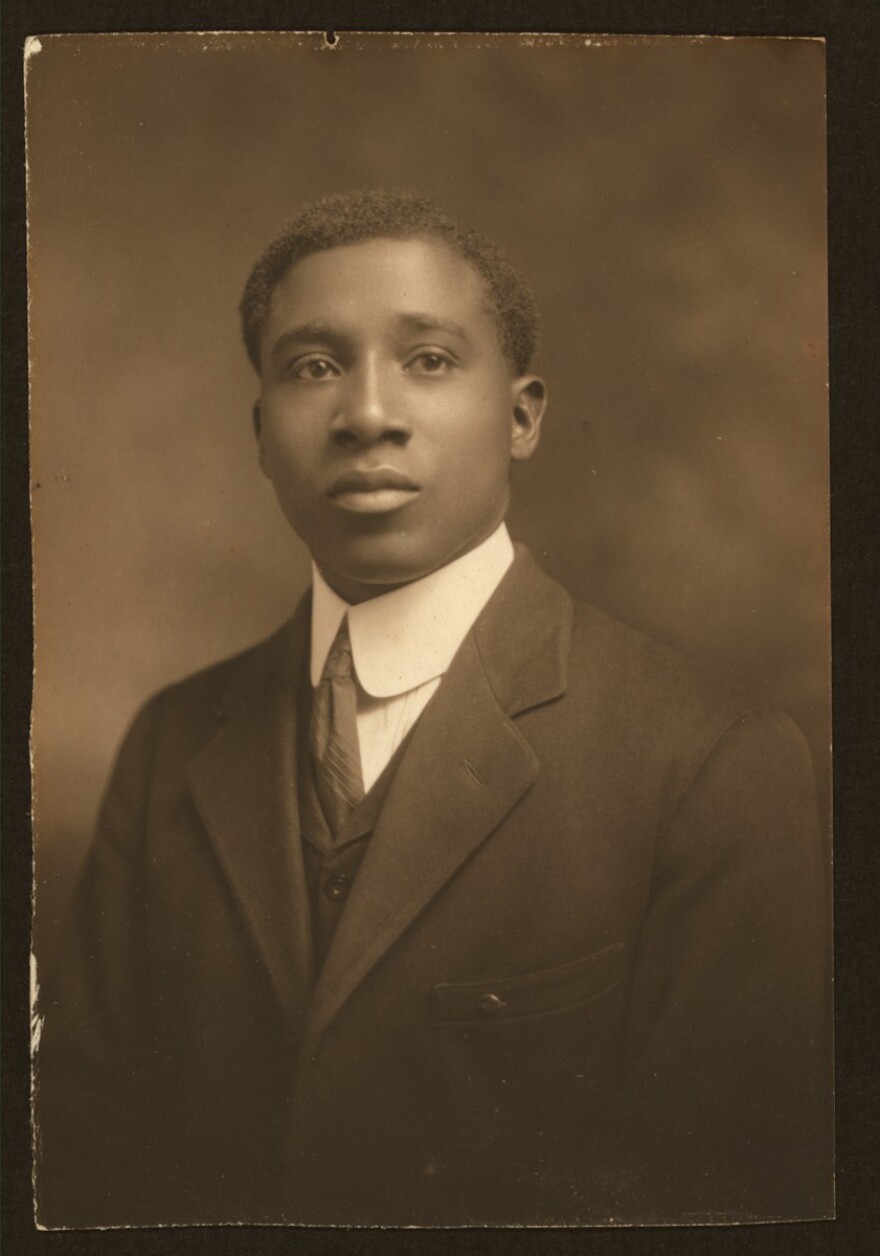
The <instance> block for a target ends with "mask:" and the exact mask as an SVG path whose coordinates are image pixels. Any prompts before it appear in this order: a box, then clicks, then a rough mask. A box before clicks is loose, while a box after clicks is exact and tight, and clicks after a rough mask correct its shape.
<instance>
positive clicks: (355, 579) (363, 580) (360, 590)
mask: <svg viewBox="0 0 880 1256" xmlns="http://www.w3.org/2000/svg"><path fill="white" fill-rule="evenodd" d="M365 548H366V547H365ZM394 549H395V552H392V553H388V552H387V551H386V552H375V550H372V551H371V552H369V553H367V554H364V553H358V554H356V555H351V554H347V555H346V556H345V557H344V559H340V557H339V556H338V555H333V556H332V557H330V558H328V556H327V555H321V554H316V553H313V557H314V559H315V562H316V564H317V566H318V569H319V570H320V572H321V575H322V576H323V577H324V579H325V580H326V581H327V583H328V584H329V585H330V587H331V589H334V590H335V591H336V592H337V593H338V594H339V595H340V597H343V598H345V600H346V601H347V602H363V601H366V600H367V599H368V598H374V597H380V596H381V595H382V594H383V593H389V592H391V590H393V589H398V588H400V587H401V586H402V585H405V584H412V582H413V581H414V580H420V579H421V578H422V576H427V575H430V573H431V572H432V571H436V570H437V568H438V567H442V566H444V565H445V564H446V563H447V562H448V561H449V558H446V557H443V556H437V555H429V554H425V553H417V552H415V551H411V552H408V553H407V552H401V551H405V549H406V547H405V545H402V546H399V547H398V546H395V547H394Z"/></svg>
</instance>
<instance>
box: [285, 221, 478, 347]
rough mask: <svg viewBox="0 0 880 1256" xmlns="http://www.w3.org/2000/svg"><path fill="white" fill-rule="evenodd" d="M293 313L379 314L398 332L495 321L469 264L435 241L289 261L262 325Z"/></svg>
mask: <svg viewBox="0 0 880 1256" xmlns="http://www.w3.org/2000/svg"><path fill="white" fill-rule="evenodd" d="M292 304H293V305H296V306H297V307H300V308H301V311H302V314H303V315H304V317H305V318H306V319H310V320H312V321H316V322H319V321H320V319H321V311H322V310H331V309H332V310H343V309H344V310H350V311H354V310H362V309H376V310H378V309H380V308H381V309H383V310H385V312H386V313H387V314H388V315H389V317H391V318H393V319H394V320H395V322H397V323H398V324H399V325H400V326H401V328H402V329H404V330H420V329H422V330H425V329H427V327H428V326H429V325H430V326H434V327H440V326H443V325H444V324H446V325H447V326H448V329H449V330H450V331H453V332H461V331H462V330H463V329H464V325H465V324H470V323H471V322H473V321H475V320H478V321H483V320H484V319H488V320H490V321H491V322H492V323H493V324H494V321H495V311H494V308H493V306H492V302H491V300H490V298H489V294H488V291H487V288H486V283H485V280H484V279H483V277H482V275H481V274H480V273H479V272H478V271H477V269H476V268H475V267H474V266H473V265H472V264H471V262H470V261H469V260H468V259H467V258H465V257H463V256H462V255H461V254H460V253H459V252H458V251H457V250H455V249H453V248H452V247H450V246H449V245H448V244H446V242H445V241H443V240H441V239H436V238H432V237H431V236H415V237H406V238H404V239H398V238H396V237H393V236H387V237H386V236H376V237H371V238H370V239H369V240H363V241H357V242H354V243H350V244H348V243H347V244H339V245H334V246H333V247H331V248H326V249H316V250H314V251H313V252H310V253H307V254H304V255H303V256H302V257H299V258H297V259H296V260H295V261H294V262H292V263H291V265H290V266H289V267H288V269H287V270H286V271H285V273H284V275H283V276H282V277H281V279H279V281H278V283H277V284H276V286H275V288H274V290H273V292H272V298H271V302H270V318H269V321H270V322H272V321H274V319H273V315H274V316H276V317H277V316H279V315H281V314H282V313H284V314H287V313H289V312H290V307H291V305H292Z"/></svg>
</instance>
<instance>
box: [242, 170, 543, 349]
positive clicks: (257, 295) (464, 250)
mask: <svg viewBox="0 0 880 1256" xmlns="http://www.w3.org/2000/svg"><path fill="white" fill-rule="evenodd" d="M420 236H427V237H430V238H434V239H437V240H440V241H442V242H443V243H445V244H447V245H448V246H449V247H450V248H451V249H453V250H454V251H455V252H456V253H458V254H459V256H460V257H462V258H464V260H465V261H466V262H467V263H468V264H469V265H470V266H472V267H473V269H474V270H475V271H476V272H477V274H478V275H479V276H480V278H481V279H482V280H483V283H484V285H485V288H486V293H487V295H488V297H489V302H490V305H491V307H492V312H493V314H494V316H495V321H496V323H497V325H498V335H499V339H500V342H501V348H502V350H503V352H504V355H505V357H506V358H507V359H508V361H509V362H510V363H511V365H512V366H513V368H514V370H515V371H516V372H517V374H524V373H525V372H526V371H527V370H528V368H529V363H530V362H531V359H532V355H533V353H534V351H535V345H536V343H537V338H538V314H537V310H536V308H535V299H534V297H533V296H532V292H531V289H530V288H529V285H528V284H527V283H526V281H525V279H524V278H523V276H522V275H521V274H520V273H519V271H518V270H516V269H515V267H514V266H512V265H511V264H510V262H508V261H507V259H506V258H505V257H504V256H503V255H502V253H501V251H500V249H498V248H497V247H496V245H494V244H492V242H491V241H490V240H487V239H486V238H485V236H482V235H480V234H479V232H477V231H473V230H470V229H469V228H466V227H462V226H460V225H459V224H458V223H457V222H455V221H454V219H452V218H450V217H448V216H447V215H446V214H445V213H444V212H443V211H442V210H441V209H439V208H438V207H437V206H436V205H434V204H433V202H431V201H429V200H427V199H426V198H425V197H422V196H414V195H412V194H410V193H408V192H399V191H385V190H384V189H382V188H365V189H362V190H360V191H356V192H346V193H341V194H339V195H336V196H327V197H324V198H323V199H322V200H320V201H314V202H312V203H311V204H309V205H306V206H305V207H304V208H303V209H302V211H301V212H300V213H299V214H298V215H297V216H296V218H294V219H293V221H292V222H290V223H288V225H287V226H286V227H285V228H284V230H283V231H282V232H281V234H280V235H279V236H278V237H277V238H276V239H275V240H273V241H272V243H271V244H270V245H269V247H268V248H267V249H266V250H265V252H264V253H263V255H262V257H260V259H259V261H258V262H257V263H256V265H255V266H254V268H253V270H252V271H251V274H250V278H249V279H248V281H247V284H246V285H245V290H244V295H243V296H242V298H241V304H240V305H239V312H240V314H241V328H242V335H243V336H244V343H245V348H246V349H247V353H248V357H249V358H250V360H251V362H252V363H253V366H254V367H255V369H256V370H257V371H258V372H259V370H260V340H261V338H262V335H263V332H264V330H265V327H266V323H267V321H268V318H269V306H270V303H271V300H272V294H273V292H274V291H275V288H276V287H277V286H278V284H279V283H280V282H281V280H282V279H283V278H284V276H285V275H286V274H287V272H288V271H289V270H290V268H291V266H293V265H294V264H295V263H296V262H298V261H300V260H301V259H302V258H304V257H308V255H309V254H310V253H318V252H321V251H322V250H324V249H333V248H338V247H340V246H342V245H345V244H360V243H363V242H365V241H367V240H377V239H391V240H395V239H396V240H408V239H413V238H415V237H420Z"/></svg>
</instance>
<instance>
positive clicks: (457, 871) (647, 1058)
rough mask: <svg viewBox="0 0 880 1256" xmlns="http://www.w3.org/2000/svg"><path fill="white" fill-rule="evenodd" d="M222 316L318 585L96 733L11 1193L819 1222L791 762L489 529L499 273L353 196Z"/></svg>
mask: <svg viewBox="0 0 880 1256" xmlns="http://www.w3.org/2000/svg"><path fill="white" fill-rule="evenodd" d="M242 317H243V327H244V336H245V342H246V345H247V348H248V352H249V355H250V357H251V360H252V362H253V364H254V366H255V367H256V368H257V370H258V372H259V376H260V396H259V401H258V403H257V405H256V407H255V410H254V420H255V426H256V433H257V440H258V447H259V458H260V464H261V466H262V469H263V471H264V472H265V474H266V475H267V476H268V477H269V479H270V480H271V482H272V484H273V486H274V489H275V491H276V494H277V496H278V499H279V502H280V504H281V507H282V509H283V511H284V513H285V515H286V516H287V519H288V521H289V522H290V524H291V526H292V527H293V528H294V530H295V531H296V533H297V534H298V535H299V536H300V537H301V539H302V540H303V541H304V542H305V544H306V545H307V546H308V547H309V549H310V551H311V554H312V557H313V560H314V568H313V576H314V580H313V586H312V589H311V591H310V593H309V594H308V595H307V596H306V597H305V599H304V600H303V602H302V604H301V605H300V607H299V609H298V610H297V612H296V614H295V616H294V617H293V619H292V620H291V622H290V623H289V624H287V625H285V626H284V627H283V628H282V629H281V630H280V631H279V632H278V633H276V634H275V635H274V636H273V637H272V638H270V640H269V641H267V642H265V643H263V644H262V645H259V646H257V647H256V648H254V649H252V650H249V651H247V652H246V653H245V654H243V655H240V656H238V657H236V658H234V659H231V660H228V661H226V662H224V663H221V664H219V665H218V666H215V667H212V668H210V669H208V670H207V671H205V672H203V673H200V674H199V675H197V676H194V677H191V678H190V679H188V680H186V681H184V682H182V683H181V684H179V685H176V686H173V687H172V688H170V689H168V690H166V691H165V692H163V693H161V694H159V695H158V696H157V697H156V698H154V699H153V700H152V701H151V702H150V703H148V704H147V706H146V707H145V709H144V710H143V712H142V713H141V714H140V716H139V717H138V719H137V720H136V721H135V724H134V726H133V728H132V731H131V732H130V734H129V736H128V738H127V739H126V742H125V744H124V746H123V749H122V751H121V754H120V758H119V761H118V763H117V766H116V770H115V773H114V776H113V779H112V781H111V784H110V787H109V790H108V794H107V797H106V800H105V803H104V807H103V810H102V814H101V818H100V823H99V831H98V835H97V840H96V842H95V844H94V846H93V848H92V851H91V853H90V855H89V858H88V861H87V865H86V868H85V870H84V874H83V877H82V881H81V884H80V887H79V890H78V894H77V897H76V901H75V905H74V909H73V912H72V916H71V920H70V922H69V925H68V929H67V932H66V934H65V937H64V941H63V944H62V948H61V963H60V964H59V967H58V975H57V976H56V978H55V981H54V984H51V985H50V987H49V988H48V989H47V990H46V992H45V998H44V1003H43V1011H44V1014H45V1026H44V1030H43V1041H42V1046H41V1049H40V1054H39V1058H38V1073H37V1078H38V1102H39V1104H40V1109H39V1111H40V1127H39V1128H40V1135H41V1140H42V1163H41V1167H40V1172H39V1177H38V1190H37V1194H38V1212H39V1216H40V1219H41V1221H42V1222H43V1223H44V1224H47V1225H50V1226H55V1225H102V1224H105V1225H106V1224H111V1225H112V1224H150V1223H160V1222H165V1223H169V1222H171V1223H173V1222H177V1223H188V1222H208V1223H210V1222H221V1221H240V1222H241V1221H243V1222H281V1223H283V1222H288V1223H298V1222H302V1223H317V1224H334V1223H335V1224H384V1225H395V1224H416V1225H418V1224H423V1225H446V1224H448V1225H462V1224H465V1225H466V1224H493V1223H496V1224H504V1223H525V1224H543V1223H557V1224H558V1223H569V1224H577V1223H591V1222H609V1221H611V1222H613V1221H623V1222H632V1221H651V1220H663V1221H689V1220H696V1221H699V1220H703V1221H705V1220H719V1219H725V1218H729V1219H736V1220H747V1219H752V1218H761V1219H767V1218H771V1217H799V1216H802V1217H806V1216H821V1215H826V1214H827V1212H828V1210H829V1191H830V1170H829V1167H828V1145H827V1119H826V1114H825V1111H824V1100H825V1094H826V1090H827V1086H828V1078H827V1069H826V1061H827V1058H828V1046H827V1042H826V1040H825V1023H824V1017H823V992H824V985H825V979H826V968H825V944H826V926H825V923H824V914H823V906H824V904H823V890H822V885H823V868H822V858H821V851H820V846H819V842H818V838H817V829H816V820H815V805H814V801H813V787H812V781H811V774H810V768H809V765H808V760H807V755H806V751H805V749H804V746H803V743H802V740H801V738H800V736H799V734H798V733H797V732H796V731H795V729H794V728H793V726H792V725H791V723H790V721H788V719H787V718H786V717H784V716H781V715H779V714H777V713H774V712H772V711H769V710H765V709H763V708H762V707H754V706H753V705H752V704H750V703H749V702H748V701H746V700H744V699H743V698H742V697H741V696H739V695H736V694H732V693H729V692H727V691H726V690H725V689H723V688H722V687H720V686H717V685H716V684H715V683H714V682H711V681H709V680H707V679H705V678H702V677H699V676H698V675H697V674H696V673H695V671H694V670H693V669H692V668H690V667H689V666H688V665H687V664H685V663H684V662H683V661H682V660H681V659H680V658H678V657H677V656H676V655H674V654H672V653H671V652H669V651H668V650H666V649H664V648H663V647H661V646H659V645H657V644H655V643H652V642H650V641H648V640H646V639H645V638H643V637H641V636H640V635H638V634H636V633H634V632H632V631H630V630H629V629H627V628H624V627H623V626H621V625H619V624H616V623H614V622H612V621H610V620H609V619H607V618H606V617H604V616H603V615H601V614H600V613H598V612H597V611H595V610H592V609H590V608H589V607H585V606H574V605H573V604H572V602H571V600H570V598H569V597H568V595H567V594H566V593H565V592H564V591H563V590H562V589H561V588H560V587H559V586H558V585H556V584H555V583H554V582H553V581H552V580H550V579H549V578H548V577H547V576H545V575H544V574H543V573H542V572H541V571H540V569H539V568H538V567H537V565H536V564H535V562H534V560H533V559H532V558H531V557H530V556H529V554H528V553H527V552H525V551H524V550H522V549H519V550H517V551H515V550H514V548H513V547H512V545H511V542H510V539H509V537H508V535H507V531H506V529H505V526H504V518H505V514H506V510H507V505H508V495H509V487H508V486H509V473H510V464H511V461H522V460H526V459H528V458H529V457H531V455H532V454H533V453H534V451H535V448H536V446H537V444H538V438H539V433H540V427H541V420H542V416H543V411H544V402H545V388H544V384H543V383H542V381H541V380H540V379H539V378H538V377H537V376H535V375H533V374H531V373H530V371H529V363H530V359H531V356H532V351H533V347H534V339H535V316H534V310H533V304H532V300H531V297H530V294H529V292H528V289H527V287H526V286H525V284H524V282H523V280H522V279H521V278H520V276H519V275H518V274H517V273H516V272H515V271H513V270H512V268H511V267H510V266H509V265H508V264H507V263H506V262H505V261H504V260H503V259H502V258H501V257H500V256H499V254H498V253H497V251H496V250H495V249H494V248H493V247H492V246H491V245H489V244H488V243H487V242H486V241H485V240H483V239H482V238H481V237H479V236H477V235H475V234H474V233H472V232H467V231H464V230H463V229H461V228H459V227H457V226H456V225H455V224H454V223H452V222H451V221H450V220H449V219H447V218H446V217H444V216H443V214H441V213H440V212H439V211H438V210H436V209H435V208H434V207H433V206H432V205H430V204H429V203H428V202H425V201H422V200H420V199H417V198H413V197H407V196H400V195H389V194H385V193H381V192H362V193H356V194H353V195H349V196H342V197H335V198H330V199H328V200H326V201H323V202H319V203H318V204H316V205H313V206H311V207H309V208H307V209H306V210H305V211H304V212H303V213H302V214H301V215H300V217H299V218H298V219H297V220H296V221H294V222H293V223H292V224H291V225H290V226H289V227H288V229H287V230H286V231H285V232H284V233H283V234H282V235H281V236H280V237H279V239H278V240H277V241H275V243H274V244H272V245H271V246H270V247H269V249H268V250H267V251H266V253H265V254H264V255H263V257H262V258H261V259H260V261H259V262H258V263H257V265H256V267H255V268H254V271H253V273H252V275H251V278H250V280H249V282H248V285H247V288H246V290H245V294H244V298H243V301H242Z"/></svg>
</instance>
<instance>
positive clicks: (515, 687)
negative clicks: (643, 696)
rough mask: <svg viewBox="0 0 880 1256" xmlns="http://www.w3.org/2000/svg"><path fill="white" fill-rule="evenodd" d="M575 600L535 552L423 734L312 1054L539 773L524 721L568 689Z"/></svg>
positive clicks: (488, 612)
mask: <svg viewBox="0 0 880 1256" xmlns="http://www.w3.org/2000/svg"><path fill="white" fill-rule="evenodd" d="M571 614H572V611H571V602H570V600H569V598H568V595H567V594H566V593H565V592H564V591H563V590H562V589H561V588H560V586H559V585H557V584H555V582H553V581H551V580H550V579H548V577H547V576H545V575H544V574H543V573H542V572H541V571H540V569H539V568H538V567H537V565H536V564H535V563H534V561H533V560H532V558H531V556H530V555H529V554H528V553H527V551H524V550H520V549H519V548H518V553H517V558H516V560H515V562H514V564H513V566H512V567H511V569H510V570H509V572H508V573H507V575H506V576H505V578H504V580H503V581H502V583H501V585H500V586H499V588H498V589H497V590H496V592H495V594H494V595H493V597H492V599H491V600H490V602H489V603H488V605H487V606H486V608H485V610H484V611H483V612H482V614H481V615H480V617H479V619H478V621H477V623H476V624H475V625H474V628H473V630H472V631H471V633H469V634H468V636H467V638H466V639H465V641H464V643H463V645H462V647H461V649H460V650H459V652H458V654H457V655H456V657H455V659H454V661H453V663H452V665H451V667H450V669H449V671H448V672H447V673H446V676H445V677H444V679H443V683H442V684H441V685H440V687H439V689H438V690H437V693H436V694H435V695H434V697H433V699H432V700H431V702H430V704H429V706H428V707H427V708H426V709H425V712H424V714H423V715H422V717H421V719H420V720H419V722H418V723H417V724H416V727H415V729H414V730H413V734H412V738H411V741H410V745H409V747H408V749H407V752H406V754H405V755H404V757H403V759H402V761H401V764H400V767H399V768H398V771H397V775H396V777H395V780H394V783H393V784H392V786H391V789H390V791H389V794H388V798H387V800H386V803H385V807H384V809H383V812H382V816H381V818H380V820H379V824H378V825H377V827H376V831H375V833H374V834H373V837H372V839H371V841H370V844H369V847H368V850H367V853H366V855H365V857H364V861H363V863H362V864H361V867H360V870H359V872H358V877H357V880H356V881H355V885H354V888H353V890H352V894H351V897H350V899H349V901H348V903H347V905H346V909H345V911H344V913H343V915H342V917H341V919H340V922H339V925H338V927H337V930H336V933H335V935H334V938H333V942H332V944H331V947H330V950H329V953H328V955H327V958H326V960H325V963H324V967H323V969H322V971H321V974H320V977H319V979H318V983H317V986H316V989H315V994H314V998H313V1001H312V1004H311V1007H310V1010H309V1015H308V1020H307V1025H306V1041H305V1048H306V1049H307V1050H308V1049H310V1047H311V1046H312V1045H313V1044H314V1043H315V1042H316V1041H317V1039H318V1037H319V1036H320V1034H321V1033H322V1032H323V1030H324V1029H325V1028H326V1027H327V1025H328V1024H329V1022H330V1021H331V1019H332V1018H333V1017H334V1016H335V1014H336V1012H337V1011H338V1010H339V1008H340V1007H341V1006H342V1004H343V1003H344V1002H345V1000H346V999H347V998H348V997H349V996H350V994H351V993H352V991H353V990H354V989H355V988H356V987H357V985H358V984H359V983H360V982H361V981H362V980H363V978H364V977H365V976H366V974H367V973H368V972H369V971H370V970H371V969H372V968H373V966H374V965H375V964H376V963H377V962H378V961H379V959H380V958H381V957H382V956H383V955H384V954H385V952H386V951H387V950H388V948H389V947H390V946H391V945H393V943H394V942H395V941H396V940H397V939H398V938H399V937H400V935H401V934H402V932H403V931H404V930H405V929H406V928H407V926H408V925H409V924H410V923H411V921H412V920H413V919H414V918H415V917H416V916H417V915H418V914H419V912H421V911H422V910H423V909H424V908H425V907H426V906H427V904H428V903H430V901H431V900H432V899H433V898H434V897H435V896H436V895H437V894H438V893H439V892H440V891H441V890H442V888H443V886H444V885H445V884H446V883H447V882H448V881H449V880H450V878H451V877H452V876H453V875H454V874H455V872H456V871H457V869H458V868H460V867H461V865H462V864H463V863H464V861H465V860H466V859H467V858H468V857H469V856H470V855H471V854H472V853H473V852H474V851H475V850H476V849H477V847H478V846H479V845H480V844H481V843H482V842H483V841H485V839H486V838H487V837H488V836H489V834H490V833H491V832H492V831H493V830H494V829H495V828H497V826H498V825H499V824H500V823H501V821H502V820H503V819H504V817H505V816H506V815H507V814H508V813H509V812H510V811H511V809H512V808H513V807H514V806H515V805H516V804H517V802H518V801H519V799H520V798H521V797H522V796H523V794H524V793H525V792H526V791H527V790H528V789H529V788H530V787H531V785H532V784H533V782H534V780H535V778H536V776H537V773H538V769H539V764H538V761H537V759H536V757H535V755H534V753H533V751H532V749H531V747H530V746H529V744H528V742H527V741H526V740H525V738H524V737H523V736H522V734H521V733H520V732H519V730H518V729H517V727H516V725H515V723H514V721H513V718H512V717H513V716H515V715H516V714H519V713H521V712H522V711H524V710H526V709H529V708H531V707H534V706H537V705H540V704H542V703H544V702H549V701H552V700H553V699H554V698H557V697H559V695H560V694H561V693H562V692H563V691H564V689H565V665H566V659H567V655H568V640H569V635H570V629H571Z"/></svg>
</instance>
